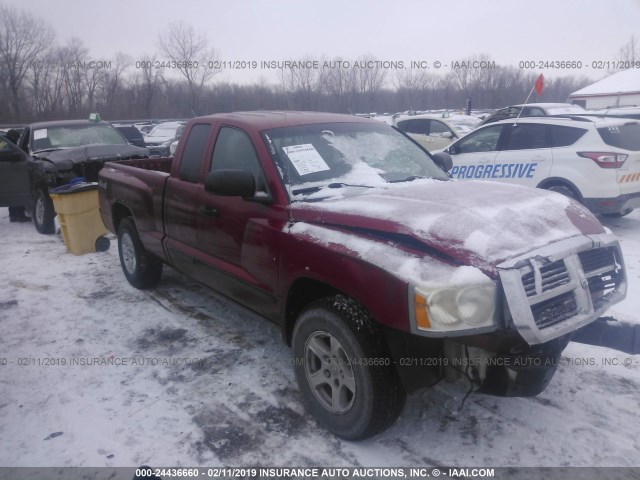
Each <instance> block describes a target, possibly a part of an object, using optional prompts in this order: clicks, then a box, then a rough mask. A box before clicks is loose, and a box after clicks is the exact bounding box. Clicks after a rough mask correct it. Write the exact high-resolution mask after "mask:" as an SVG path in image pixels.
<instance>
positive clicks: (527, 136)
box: [502, 123, 550, 150]
mask: <svg viewBox="0 0 640 480" xmlns="http://www.w3.org/2000/svg"><path fill="white" fill-rule="evenodd" d="M508 128H509V130H508V134H507V138H506V139H505V142H504V146H503V147H502V150H529V149H533V148H549V147H550V144H549V141H548V139H547V126H546V125H539V124H534V123H518V124H516V125H510V126H509V127H508Z"/></svg>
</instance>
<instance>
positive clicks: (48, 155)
mask: <svg viewBox="0 0 640 480" xmlns="http://www.w3.org/2000/svg"><path fill="white" fill-rule="evenodd" d="M148 155H149V150H147V149H146V148H141V147H136V146H133V145H87V146H84V147H74V148H64V149H62V150H54V151H51V152H41V153H36V154H35V156H36V157H37V158H38V159H40V160H47V161H49V162H51V163H53V164H55V165H56V167H57V168H58V169H60V170H70V169H72V168H73V166H74V165H76V164H78V163H85V162H90V161H97V162H105V161H108V160H126V159H128V158H134V157H145V156H148Z"/></svg>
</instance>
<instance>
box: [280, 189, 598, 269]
mask: <svg viewBox="0 0 640 480" xmlns="http://www.w3.org/2000/svg"><path fill="white" fill-rule="evenodd" d="M346 188H348V187H345V190H346ZM342 190H343V189H340V190H336V191H335V192H339V194H341V193H342ZM361 192H362V193H361ZM344 193H346V192H344ZM349 193H350V194H353V193H354V190H351V191H350V192H349ZM357 193H358V194H357V195H355V196H350V197H341V198H340V197H336V198H326V199H324V200H321V201H314V202H296V203H294V204H293V205H292V207H291V209H292V212H291V215H292V218H293V220H294V221H298V222H305V223H309V224H315V225H322V226H324V227H329V228H335V229H340V230H348V231H351V232H353V233H354V234H357V235H366V236H372V237H375V238H378V239H383V240H386V241H388V242H392V243H395V244H401V245H404V246H405V247H407V248H411V249H414V250H416V249H417V250H424V251H428V250H436V251H437V252H438V253H440V254H442V255H444V256H446V257H449V258H450V259H451V260H452V261H454V262H456V263H462V264H465V265H472V266H475V267H478V268H480V269H482V270H484V271H486V272H495V266H496V265H497V264H499V263H500V262H502V261H504V260H506V259H508V258H512V257H515V256H518V255H521V254H524V253H526V252H528V251H531V250H533V249H535V248H538V247H541V246H543V245H547V244H549V243H552V242H555V241H559V240H562V239H565V238H569V237H573V236H576V235H588V234H597V233H604V228H603V227H602V225H601V224H600V222H599V221H598V220H597V219H596V218H595V217H594V216H593V214H591V213H590V212H589V211H588V210H587V209H586V208H584V207H583V206H582V205H580V204H579V203H577V202H575V201H572V200H570V199H569V198H567V197H564V196H562V195H560V194H557V193H552V192H548V191H545V190H540V189H534V188H528V187H522V186H518V185H508V184H502V183H497V182H479V181H466V182H457V181H447V182H441V181H436V180H418V181H414V182H411V183H401V184H388V186H385V187H380V188H375V189H370V190H365V191H362V190H360V189H359V190H357ZM360 193H361V194H360ZM347 247H348V245H347Z"/></svg>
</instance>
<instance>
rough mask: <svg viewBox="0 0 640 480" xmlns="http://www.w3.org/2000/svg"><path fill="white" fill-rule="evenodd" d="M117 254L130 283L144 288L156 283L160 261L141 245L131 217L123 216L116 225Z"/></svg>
mask: <svg viewBox="0 0 640 480" xmlns="http://www.w3.org/2000/svg"><path fill="white" fill-rule="evenodd" d="M118 254H119V255H120V265H121V266H122V271H123V272H124V276H125V277H127V280H128V281H129V283H130V284H131V285H133V286H134V287H136V288H139V289H145V288H150V287H153V286H155V285H157V284H158V282H159V281H160V277H161V276H162V262H161V261H160V260H158V259H157V258H155V257H153V256H152V255H150V254H149V253H148V252H147V251H146V250H145V248H144V247H143V246H142V242H141V241H140V237H139V235H138V230H137V229H136V226H135V223H133V219H132V218H131V217H127V218H124V219H123V220H122V221H121V222H120V225H119V226H118Z"/></svg>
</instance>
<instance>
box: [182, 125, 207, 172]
mask: <svg viewBox="0 0 640 480" xmlns="http://www.w3.org/2000/svg"><path fill="white" fill-rule="evenodd" d="M210 132H211V125H209V124H198V125H194V126H193V127H192V128H191V131H190V132H189V138H187V143H186V144H185V146H184V150H183V152H182V161H181V163H180V178H181V179H182V180H186V181H187V182H193V183H197V182H198V180H199V179H200V167H201V165H202V160H203V157H204V151H205V149H206V147H207V139H208V138H209V133H210Z"/></svg>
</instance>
